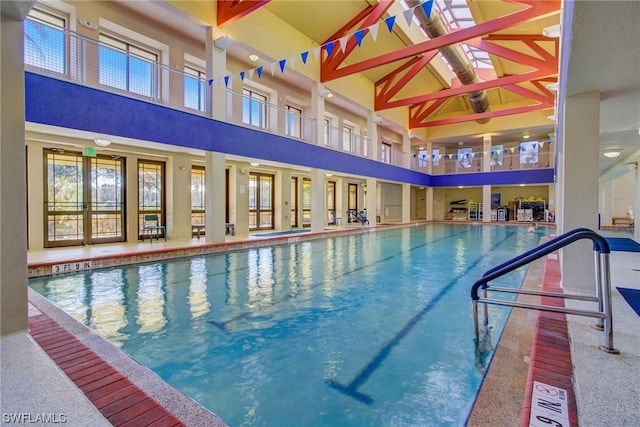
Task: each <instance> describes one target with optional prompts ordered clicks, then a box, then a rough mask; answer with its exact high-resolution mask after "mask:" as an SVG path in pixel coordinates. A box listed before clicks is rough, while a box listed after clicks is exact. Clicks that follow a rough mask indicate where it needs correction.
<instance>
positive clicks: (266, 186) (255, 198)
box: [249, 173, 273, 230]
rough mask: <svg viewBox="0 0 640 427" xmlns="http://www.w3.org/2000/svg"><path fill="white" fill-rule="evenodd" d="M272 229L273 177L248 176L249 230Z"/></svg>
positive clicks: (254, 174)
mask: <svg viewBox="0 0 640 427" xmlns="http://www.w3.org/2000/svg"><path fill="white" fill-rule="evenodd" d="M272 229H273V175H266V174H261V173H252V174H250V175H249V230H272Z"/></svg>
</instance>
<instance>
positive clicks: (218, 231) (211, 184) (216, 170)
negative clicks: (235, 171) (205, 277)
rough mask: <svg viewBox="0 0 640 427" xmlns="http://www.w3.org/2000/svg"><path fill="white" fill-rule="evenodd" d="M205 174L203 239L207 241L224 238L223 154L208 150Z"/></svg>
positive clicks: (211, 241)
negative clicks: (204, 228)
mask: <svg viewBox="0 0 640 427" xmlns="http://www.w3.org/2000/svg"><path fill="white" fill-rule="evenodd" d="M204 163H205V166H204V176H205V186H204V188H205V189H206V192H207V193H206V195H205V224H206V231H205V240H206V242H207V243H213V242H224V240H225V237H224V236H225V227H224V224H225V218H224V214H225V169H224V154H220V153H212V152H210V151H208V152H207V153H205V156H204Z"/></svg>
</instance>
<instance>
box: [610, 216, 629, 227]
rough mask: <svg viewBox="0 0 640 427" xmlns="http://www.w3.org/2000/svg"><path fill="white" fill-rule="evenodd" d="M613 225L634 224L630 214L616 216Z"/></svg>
mask: <svg viewBox="0 0 640 427" xmlns="http://www.w3.org/2000/svg"><path fill="white" fill-rule="evenodd" d="M612 221H613V225H626V226H627V227H631V226H632V225H633V220H632V219H631V218H629V217H628V216H614V217H613V219H612Z"/></svg>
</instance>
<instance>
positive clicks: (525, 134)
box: [522, 132, 531, 139]
mask: <svg viewBox="0 0 640 427" xmlns="http://www.w3.org/2000/svg"><path fill="white" fill-rule="evenodd" d="M522 137H523V138H524V139H529V138H530V137H531V134H530V133H529V132H525V133H523V134H522Z"/></svg>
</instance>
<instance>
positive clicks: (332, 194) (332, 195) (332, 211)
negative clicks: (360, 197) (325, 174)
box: [327, 181, 336, 225]
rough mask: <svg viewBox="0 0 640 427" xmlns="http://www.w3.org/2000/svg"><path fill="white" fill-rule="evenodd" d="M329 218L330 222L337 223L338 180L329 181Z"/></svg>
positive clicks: (331, 223)
mask: <svg viewBox="0 0 640 427" xmlns="http://www.w3.org/2000/svg"><path fill="white" fill-rule="evenodd" d="M327 218H328V224H330V225H335V223H336V182H335V181H327Z"/></svg>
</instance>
